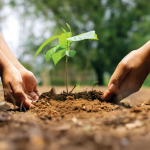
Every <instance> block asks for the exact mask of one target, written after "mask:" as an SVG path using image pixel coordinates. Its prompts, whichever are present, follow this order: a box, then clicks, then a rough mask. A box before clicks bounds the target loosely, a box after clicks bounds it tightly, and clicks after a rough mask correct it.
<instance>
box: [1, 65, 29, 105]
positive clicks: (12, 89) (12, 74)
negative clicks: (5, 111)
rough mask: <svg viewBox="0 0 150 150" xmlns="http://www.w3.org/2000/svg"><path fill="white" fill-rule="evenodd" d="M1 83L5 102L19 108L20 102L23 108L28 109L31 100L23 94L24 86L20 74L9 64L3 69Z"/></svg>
mask: <svg viewBox="0 0 150 150" xmlns="http://www.w3.org/2000/svg"><path fill="white" fill-rule="evenodd" d="M1 78H2V83H3V89H4V98H5V100H6V101H8V102H11V103H14V101H13V99H14V100H15V103H16V105H18V106H20V105H21V103H22V101H23V104H24V106H25V107H30V105H31V100H29V99H28V97H27V95H26V94H25V92H24V84H23V80H22V77H21V75H20V72H19V71H18V70H17V69H16V67H14V66H13V65H12V64H11V63H10V64H9V65H8V66H7V67H4V69H3V71H2V74H1Z"/></svg>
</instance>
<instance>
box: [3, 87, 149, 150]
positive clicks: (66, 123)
mask: <svg viewBox="0 0 150 150" xmlns="http://www.w3.org/2000/svg"><path fill="white" fill-rule="evenodd" d="M102 95H103V92H101V91H96V90H90V91H83V92H79V93H70V94H68V95H67V94H66V93H65V92H62V93H61V94H56V93H55V91H54V89H52V90H50V91H49V92H45V93H43V94H41V96H40V97H39V100H38V101H33V105H32V106H31V108H30V109H29V110H27V111H25V110H24V111H23V112H20V109H14V107H13V106H12V105H10V104H8V103H7V104H4V105H0V110H1V111H0V149H1V150H26V149H28V150H99V149H102V150H133V149H136V150H141V149H144V150H146V149H147V150H148V149H149V147H150V142H149V138H150V125H149V124H150V99H149V98H147V99H146V101H145V102H144V103H140V104H138V105H131V104H130V103H128V102H121V103H119V104H115V103H111V102H103V101H102V100H101V98H102ZM0 104H1V103H0Z"/></svg>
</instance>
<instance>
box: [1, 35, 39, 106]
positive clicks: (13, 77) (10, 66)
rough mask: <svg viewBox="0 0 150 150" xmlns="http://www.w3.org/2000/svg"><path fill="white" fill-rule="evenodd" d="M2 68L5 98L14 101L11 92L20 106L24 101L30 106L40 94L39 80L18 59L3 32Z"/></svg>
mask: <svg viewBox="0 0 150 150" xmlns="http://www.w3.org/2000/svg"><path fill="white" fill-rule="evenodd" d="M0 68H1V69H0V74H1V78H2V83H3V89H4V97H5V100H7V101H9V102H12V100H11V98H10V96H9V95H10V94H11V95H12V96H13V97H14V99H15V100H16V104H17V105H18V106H20V104H21V102H22V101H24V105H25V106H26V107H30V105H31V100H33V99H38V97H39V95H40V93H39V91H38V83H37V80H36V78H35V76H34V75H33V73H32V72H30V71H28V70H27V69H26V68H24V67H23V66H22V65H21V64H20V62H19V61H18V60H17V59H16V57H15V56H14V54H13V53H12V52H11V50H10V48H9V47H8V45H7V43H6V41H5V40H4V38H3V36H2V34H1V33H0Z"/></svg>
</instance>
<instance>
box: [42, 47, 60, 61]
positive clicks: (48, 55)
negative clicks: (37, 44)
mask: <svg viewBox="0 0 150 150" xmlns="http://www.w3.org/2000/svg"><path fill="white" fill-rule="evenodd" d="M60 49H62V48H61V46H60V45H59V44H58V45H55V46H54V47H52V48H51V49H50V50H48V51H47V52H46V54H45V59H46V61H47V62H48V61H49V60H50V59H51V57H52V55H53V54H54V53H55V52H56V51H57V50H60Z"/></svg>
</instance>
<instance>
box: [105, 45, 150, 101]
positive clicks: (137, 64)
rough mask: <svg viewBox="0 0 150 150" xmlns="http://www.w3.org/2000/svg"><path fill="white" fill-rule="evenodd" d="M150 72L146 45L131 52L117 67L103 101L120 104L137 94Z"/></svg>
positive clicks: (149, 59)
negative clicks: (121, 101)
mask: <svg viewBox="0 0 150 150" xmlns="http://www.w3.org/2000/svg"><path fill="white" fill-rule="evenodd" d="M149 71H150V55H149V48H148V49H147V45H144V46H143V47H141V48H140V49H138V50H134V51H132V52H130V53H129V54H128V55H127V56H126V57H124V58H123V59H122V61H121V62H120V63H119V65H118V66H117V68H116V70H115V72H114V73H113V75H112V77H111V79H110V81H109V84H108V89H107V91H106V92H105V93H104V95H103V100H105V101H108V100H112V101H113V100H114V101H117V102H119V101H120V100H122V99H123V98H125V97H127V96H129V95H130V94H132V93H134V92H137V91H138V90H139V89H140V88H141V86H142V84H143V82H144V80H145V79H146V77H147V75H148V74H149Z"/></svg>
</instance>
